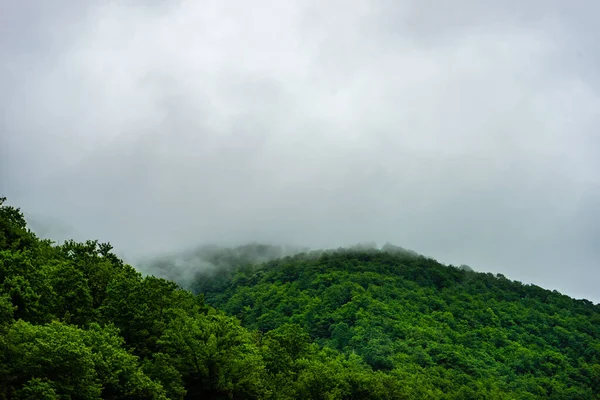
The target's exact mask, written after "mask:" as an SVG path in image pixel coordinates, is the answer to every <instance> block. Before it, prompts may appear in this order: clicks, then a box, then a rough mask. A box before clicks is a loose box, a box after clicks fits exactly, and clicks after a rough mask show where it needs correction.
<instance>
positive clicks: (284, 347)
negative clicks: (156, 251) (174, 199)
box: [0, 198, 600, 400]
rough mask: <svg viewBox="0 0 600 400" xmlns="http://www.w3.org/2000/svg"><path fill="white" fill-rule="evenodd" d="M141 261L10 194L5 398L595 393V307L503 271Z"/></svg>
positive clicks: (3, 332)
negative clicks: (53, 235)
mask: <svg viewBox="0 0 600 400" xmlns="http://www.w3.org/2000/svg"><path fill="white" fill-rule="evenodd" d="M182 259H183V262H182ZM182 265H185V273H182V272H181V271H182V269H181V268H184V267H182ZM195 266H196V267H195ZM138 267H139V268H140V269H139V270H137V269H136V268H134V267H133V266H131V265H128V264H126V263H124V262H123V260H121V259H120V258H119V257H118V256H117V255H116V254H115V252H114V251H113V248H112V246H111V245H110V244H109V243H100V242H99V241H96V240H89V241H86V242H76V241H74V240H69V241H66V242H64V243H62V244H56V243H54V242H52V241H50V240H46V239H41V238H39V237H38V236H36V234H35V233H34V232H32V231H31V230H30V229H28V227H27V222H26V219H25V217H24V214H23V212H22V211H21V210H20V209H19V208H16V207H13V206H10V205H8V204H7V203H6V199H5V198H2V199H0V399H196V398H198V399H200V398H202V399H461V400H462V399H466V400H468V399H565V400H566V399H569V400H572V399H600V305H598V304H594V303H592V302H590V301H587V300H576V299H573V298H570V297H569V296H566V295H563V294H561V293H558V292H556V291H550V290H546V289H543V288H541V287H538V286H536V285H531V284H523V283H521V282H518V281H513V280H510V279H507V278H506V277H504V276H502V275H500V274H492V273H482V272H475V271H473V270H472V269H471V268H468V267H466V266H452V265H443V264H441V263H439V262H437V261H435V260H433V259H431V258H428V257H424V256H421V255H419V254H417V253H415V252H412V251H408V250H405V249H403V248H400V247H396V246H392V245H386V246H384V247H382V248H381V249H378V248H376V247H373V246H358V247H354V248H347V249H337V250H326V251H325V250H320V251H306V250H305V249H291V250H290V249H282V248H278V247H275V246H267V245H260V244H252V245H247V246H242V247H239V248H234V249H224V248H217V247H213V248H203V249H201V251H200V250H199V251H198V252H197V253H193V252H192V253H190V254H187V255H186V256H184V257H183V258H181V257H180V258H179V259H175V258H173V257H170V256H169V257H164V258H162V259H156V260H154V261H152V262H151V263H149V264H148V265H145V266H138ZM140 271H145V273H142V272H140ZM148 272H150V273H148Z"/></svg>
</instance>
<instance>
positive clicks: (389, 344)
mask: <svg viewBox="0 0 600 400" xmlns="http://www.w3.org/2000/svg"><path fill="white" fill-rule="evenodd" d="M194 288H195V290H196V291H197V292H202V293H204V295H205V297H206V300H207V302H208V303H210V304H212V305H214V306H215V307H218V308H221V309H223V310H225V311H226V312H227V313H228V314H229V315H234V316H236V317H237V318H239V319H240V320H241V321H242V323H243V324H244V325H245V326H246V327H248V328H250V329H258V330H259V331H261V332H268V331H271V330H273V329H278V328H280V327H282V326H286V324H297V325H299V326H300V327H302V329H303V330H304V331H305V332H307V333H308V334H309V335H310V336H311V339H312V340H314V341H315V342H316V343H318V344H319V345H320V346H322V347H324V348H329V349H333V350H336V351H337V352H338V353H339V354H343V355H345V356H351V355H354V356H359V357H360V358H361V359H362V360H364V361H365V362H366V363H367V364H368V365H369V367H371V368H372V369H373V370H374V371H378V372H380V373H382V374H385V376H386V377H388V378H389V379H392V380H393V381H394V382H398V383H399V385H400V388H399V389H398V392H397V393H402V394H404V395H406V396H407V397H408V398H460V399H468V398H482V399H484V398H485V399H490V398H519V399H527V398H555V399H590V398H600V397H599V393H600V374H599V373H600V306H598V305H594V304H593V303H591V302H589V301H586V300H574V299H571V298H569V297H567V296H564V295H561V294H560V293H558V292H556V291H549V290H544V289H542V288H540V287H537V286H535V285H524V284H521V283H520V282H515V281H511V280H508V279H506V278H505V277H504V276H502V275H496V276H494V275H492V274H490V273H477V272H473V271H472V270H471V269H470V268H468V267H466V266H463V267H460V268H457V267H453V266H444V265H441V264H439V263H437V262H436V261H434V260H432V259H428V258H426V257H422V256H418V255H416V254H414V253H410V252H407V251H404V250H403V249H401V248H394V247H393V246H386V247H384V248H383V249H382V250H381V251H379V250H361V251H353V250H350V251H348V250H345V251H344V250H339V251H336V252H326V253H320V254H301V255H297V256H294V257H287V258H284V259H279V260H275V261H271V262H268V263H266V264H264V265H261V266H253V265H247V266H245V267H241V268H231V269H229V270H227V271H221V272H220V273H219V274H218V275H215V274H214V273H212V274H208V275H206V274H205V275H204V276H199V277H198V279H197V281H196V282H195V285H194Z"/></svg>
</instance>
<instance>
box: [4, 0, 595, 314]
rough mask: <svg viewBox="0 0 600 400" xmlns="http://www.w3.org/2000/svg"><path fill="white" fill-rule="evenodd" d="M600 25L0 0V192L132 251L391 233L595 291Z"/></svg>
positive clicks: (555, 18) (547, 11) (358, 238)
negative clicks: (599, 38)
mask: <svg viewBox="0 0 600 400" xmlns="http://www.w3.org/2000/svg"><path fill="white" fill-rule="evenodd" d="M599 14H600V3H599V2H596V1H593V0H589V1H583V0H582V1H578V2H575V3H567V2H564V1H558V0H550V1H548V0H546V1H542V0H539V1H538V0H529V1H514V0H510V1H503V2H482V1H478V0H457V1H453V2H441V1H433V0H414V1H413V0H406V1H396V0H394V1H392V0H370V1H358V0H345V1H341V0H330V1H313V0H297V1H276V0H270V1H267V0H256V1H252V2H247V1H241V0H218V1H209V0H201V1H184V0H173V1H158V0H157V1H141V0H122V1H91V0H82V1H74V0H73V1H66V0H55V1H53V2H45V1H41V0H38V1H30V0H21V1H11V0H0V89H1V90H0V195H2V196H6V197H8V202H9V203H10V204H13V205H17V206H18V207H20V208H21V209H22V210H23V211H24V212H25V215H26V217H27V219H28V221H29V223H30V226H31V228H32V229H33V230H34V231H36V232H37V233H38V234H40V235H41V236H44V237H50V238H53V239H56V240H61V239H65V238H74V239H77V240H85V239H99V240H100V241H109V242H111V243H112V244H113V245H114V246H115V250H116V252H117V253H118V254H119V255H121V256H122V257H124V258H125V259H126V260H133V261H132V262H133V263H135V260H137V259H139V258H140V257H147V256H152V255H156V254H161V253H164V252H169V251H176V250H180V249H185V248H189V247H191V246H196V245H200V244H207V243H214V244H221V245H237V244H244V243H248V242H265V243H271V244H288V245H296V246H308V247H311V248H332V247H338V246H344V245H351V244H354V243H357V242H376V243H378V244H380V245H381V244H384V243H386V242H390V243H393V244H396V245H400V246H402V247H405V248H409V249H413V250H415V251H417V252H419V253H422V254H425V255H427V256H431V257H433V258H436V259H438V260H439V261H441V262H443V263H447V264H454V265H459V264H468V265H470V266H471V267H472V268H474V269H475V270H477V271H486V272H487V271H489V272H493V273H502V274H504V275H506V276H507V277H508V278H511V279H516V280H520V281H522V282H524V283H535V284H537V285H539V286H542V287H545V288H548V289H553V290H554V289H555V290H558V291H560V292H563V293H566V294H568V295H570V296H573V297H576V298H587V299H590V300H592V301H594V302H600V289H598V288H599V287H600V207H599V205H600V157H599V156H600V72H598V71H600V41H598V40H597V38H598V36H599V35H600V28H598V27H597V24H596V22H597V15H599Z"/></svg>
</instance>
